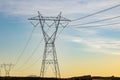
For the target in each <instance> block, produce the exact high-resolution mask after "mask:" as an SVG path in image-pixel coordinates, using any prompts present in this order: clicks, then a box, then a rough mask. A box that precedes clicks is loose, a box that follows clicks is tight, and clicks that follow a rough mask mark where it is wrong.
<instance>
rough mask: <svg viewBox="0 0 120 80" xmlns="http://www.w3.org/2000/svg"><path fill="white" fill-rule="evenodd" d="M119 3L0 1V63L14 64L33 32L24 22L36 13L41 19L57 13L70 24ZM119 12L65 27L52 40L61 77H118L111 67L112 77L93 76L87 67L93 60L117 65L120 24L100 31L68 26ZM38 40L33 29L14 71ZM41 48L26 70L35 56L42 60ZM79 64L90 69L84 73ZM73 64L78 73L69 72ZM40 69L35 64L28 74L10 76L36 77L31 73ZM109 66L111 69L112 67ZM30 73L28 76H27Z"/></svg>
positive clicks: (115, 0) (106, 14)
mask: <svg viewBox="0 0 120 80" xmlns="http://www.w3.org/2000/svg"><path fill="white" fill-rule="evenodd" d="M119 3H120V0H99V1H98V0H29V1H28V0H0V37H1V38H0V54H1V56H0V63H1V64H2V63H4V62H5V63H9V62H12V63H15V60H16V58H17V57H18V56H19V55H20V53H21V52H22V50H23V48H24V46H25V43H26V42H27V40H28V38H29V35H30V33H31V31H32V29H33V26H32V25H31V24H30V21H28V20H27V19H28V18H30V17H33V16H36V15H37V11H40V12H41V14H42V15H43V16H44V15H45V16H57V15H58V14H59V12H62V15H63V16H64V17H66V18H68V19H71V20H73V19H77V18H79V17H82V16H85V15H88V14H91V13H94V12H97V11H99V10H103V9H106V8H109V7H111V6H114V5H116V4H119ZM119 9H120V7H117V8H115V9H112V10H109V11H106V12H104V13H100V14H98V15H95V16H92V17H89V18H86V19H83V20H78V21H75V22H70V23H69V25H68V27H67V28H66V29H65V30H64V32H63V33H62V34H61V35H60V36H59V38H58V39H57V40H56V47H57V53H58V58H59V61H60V66H61V67H62V72H61V73H63V76H64V77H68V76H75V75H84V74H92V75H95V74H96V75H103V76H104V75H105V76H109V75H116V76H119V75H120V74H118V72H119V71H118V70H117V69H118V68H116V70H115V71H114V68H115V67H114V66H113V67H111V71H112V70H113V71H114V73H113V74H109V73H108V74H105V73H104V72H100V73H97V72H95V71H94V70H93V67H91V66H93V65H95V63H94V60H95V61H96V63H97V62H99V63H100V64H104V65H105V64H106V63H109V61H110V62H111V61H113V62H112V63H114V64H118V63H119V61H118V60H120V59H118V56H119V57H120V35H119V34H120V27H119V26H120V24H117V25H113V26H103V27H100V28H77V27H80V26H71V25H76V24H80V23H86V22H91V21H95V20H101V19H105V18H110V17H114V16H119V14H120V10H119ZM119 20H120V19H119V18H118V19H114V20H110V21H104V22H100V23H96V24H88V25H85V26H93V25H101V24H109V23H114V22H119ZM41 38H42V33H41V30H40V28H39V27H37V28H36V30H35V31H34V34H33V36H32V39H31V41H30V44H29V45H28V47H27V49H26V51H25V52H24V54H23V56H22V58H21V60H20V62H19V65H16V67H19V66H21V65H22V64H23V63H24V61H25V60H26V58H27V57H28V56H29V55H30V54H31V52H32V51H31V50H34V48H35V47H36V45H37V44H38V43H39V41H40V40H41ZM43 48H44V42H42V43H41V46H40V47H39V49H38V50H37V51H36V53H35V54H34V56H33V57H32V58H31V61H29V63H28V64H26V65H25V66H24V67H27V66H29V65H30V64H31V63H33V62H34V61H35V60H36V59H37V58H39V56H42V53H43ZM59 53H60V54H59ZM101 58H103V61H105V62H102V60H101ZM69 61H71V63H69ZM82 61H85V63H86V64H87V65H88V64H89V63H91V64H89V66H90V68H89V70H88V72H87V71H86V70H85V69H86V68H83V67H84V66H86V64H84V63H82ZM73 64H74V65H76V66H79V69H78V70H77V69H76V70H74V69H72V67H75V66H73ZM40 65H41V63H40V61H39V62H38V63H36V65H35V66H34V67H33V68H31V69H28V70H29V71H28V72H26V73H24V74H22V73H19V72H18V73H16V72H15V71H13V72H12V75H24V76H27V75H31V74H35V75H39V71H37V72H32V71H33V70H34V69H38V70H39V69H40ZM67 65H69V66H71V67H70V69H72V70H73V71H74V72H75V71H78V72H76V73H74V72H73V73H69V69H67ZM110 66H112V64H111V65H110ZM119 66H120V64H119ZM97 68H98V66H96V69H97ZM105 68H106V67H105ZM105 68H103V69H102V70H104V69H105ZM81 69H82V70H81ZM92 70H93V72H92ZM30 71H31V72H32V73H30ZM82 71H83V72H82ZM107 71H109V70H106V72H107ZM80 72H81V73H80ZM111 73H112V72H111ZM3 75H4V74H3Z"/></svg>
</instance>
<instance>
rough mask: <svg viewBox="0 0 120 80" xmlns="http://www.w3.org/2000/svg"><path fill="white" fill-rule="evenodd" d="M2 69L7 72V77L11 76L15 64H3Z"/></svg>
mask: <svg viewBox="0 0 120 80" xmlns="http://www.w3.org/2000/svg"><path fill="white" fill-rule="evenodd" d="M2 67H3V68H4V70H5V76H7V77H8V76H10V71H11V69H12V67H13V64H2Z"/></svg>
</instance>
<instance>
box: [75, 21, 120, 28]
mask: <svg viewBox="0 0 120 80" xmlns="http://www.w3.org/2000/svg"><path fill="white" fill-rule="evenodd" d="M117 24H120V22H116V23H110V24H104V25H91V26H80V27H76V28H92V27H102V26H111V25H117Z"/></svg>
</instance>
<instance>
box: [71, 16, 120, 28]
mask: <svg viewBox="0 0 120 80" xmlns="http://www.w3.org/2000/svg"><path fill="white" fill-rule="evenodd" d="M116 18H120V16H115V17H110V18H106V19H101V20H96V21H91V22H87V23H81V24H75V25H69V26H79V25H87V24H92V23H98V22H103V21H109V20H113V19H116Z"/></svg>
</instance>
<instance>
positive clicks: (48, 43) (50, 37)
mask: <svg viewBox="0 0 120 80" xmlns="http://www.w3.org/2000/svg"><path fill="white" fill-rule="evenodd" d="M28 20H36V21H39V24H40V26H41V29H42V33H43V36H44V41H45V48H44V53H43V60H42V65H41V70H40V77H45V73H46V70H47V68H48V66H51V65H52V67H53V71H54V73H55V77H56V78H60V77H61V75H60V70H59V65H58V59H57V54H56V48H55V40H56V37H57V32H58V31H59V27H60V26H61V27H63V28H65V26H67V24H68V22H69V21H70V20H69V19H66V18H64V17H62V16H61V13H60V14H59V15H58V16H57V17H46V16H42V15H41V14H40V13H39V12H38V16H36V17H32V18H29V19H28ZM49 28H50V29H49ZM48 29H49V30H48Z"/></svg>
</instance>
